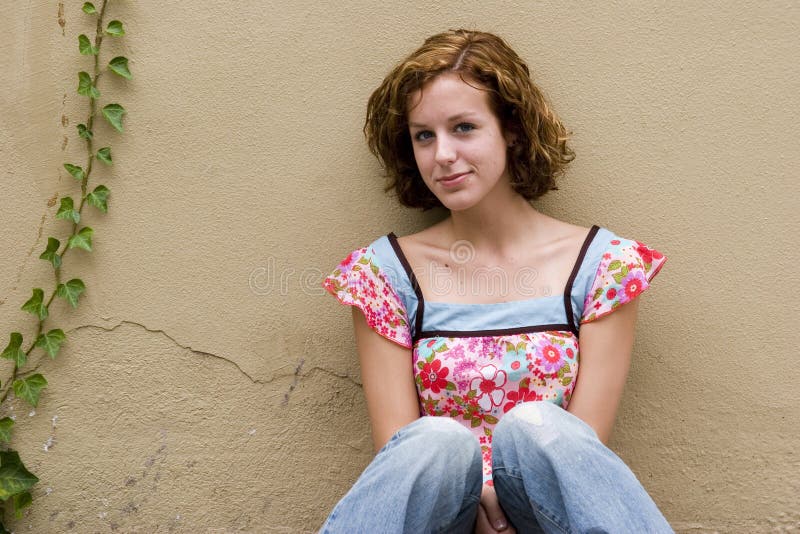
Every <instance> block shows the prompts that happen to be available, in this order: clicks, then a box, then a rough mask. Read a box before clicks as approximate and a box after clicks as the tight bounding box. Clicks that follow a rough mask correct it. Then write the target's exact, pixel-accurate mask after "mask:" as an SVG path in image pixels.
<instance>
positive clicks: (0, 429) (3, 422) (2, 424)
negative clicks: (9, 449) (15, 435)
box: [0, 417, 14, 443]
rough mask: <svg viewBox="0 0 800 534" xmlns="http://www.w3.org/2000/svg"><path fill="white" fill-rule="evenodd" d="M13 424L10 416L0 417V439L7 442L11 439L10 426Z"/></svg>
mask: <svg viewBox="0 0 800 534" xmlns="http://www.w3.org/2000/svg"><path fill="white" fill-rule="evenodd" d="M13 426H14V420H13V419H11V418H10V417H3V418H2V419H0V441H2V442H3V443H8V442H10V441H11V428H12V427H13Z"/></svg>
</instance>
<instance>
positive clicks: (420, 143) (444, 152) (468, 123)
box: [408, 73, 511, 210]
mask: <svg viewBox="0 0 800 534" xmlns="http://www.w3.org/2000/svg"><path fill="white" fill-rule="evenodd" d="M470 83H473V82H472V81H470ZM473 85H474V86H476V87H480V85H479V84H478V83H473ZM408 125H409V133H410V135H411V144H412V147H413V149H414V158H415V159H416V162H417V167H418V168H419V172H420V174H421V175H422V179H423V180H424V181H425V184H426V185H427V186H428V188H429V189H430V190H431V191H432V192H433V194H434V195H436V197H437V198H438V199H439V201H440V202H441V203H442V204H444V206H445V207H446V208H448V209H450V210H464V209H468V208H470V207H472V206H475V205H476V204H478V203H479V202H480V201H481V200H482V199H484V198H485V197H486V196H487V195H488V194H489V193H490V192H491V191H493V190H495V189H496V188H498V187H507V188H509V189H510V188H511V186H510V184H509V178H508V172H507V166H506V153H507V148H508V143H509V141H510V139H507V138H506V136H505V135H504V134H503V131H502V128H501V125H500V121H499V119H498V118H497V116H495V114H494V112H493V111H492V109H491V108H490V107H489V96H488V94H487V92H486V91H482V90H479V89H476V88H475V87H472V86H471V85H469V84H467V83H465V82H464V81H462V80H461V78H460V77H459V75H458V74H456V73H445V74H441V75H439V76H437V77H436V78H434V79H433V80H431V81H430V82H428V83H427V84H425V86H423V88H422V90H421V91H416V92H415V93H413V94H412V95H411V96H410V97H409V112H408Z"/></svg>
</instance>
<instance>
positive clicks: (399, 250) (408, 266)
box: [387, 232, 425, 336]
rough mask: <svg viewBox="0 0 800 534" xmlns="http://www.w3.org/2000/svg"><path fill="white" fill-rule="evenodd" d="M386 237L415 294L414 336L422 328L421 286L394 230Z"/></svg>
mask: <svg viewBox="0 0 800 534" xmlns="http://www.w3.org/2000/svg"><path fill="white" fill-rule="evenodd" d="M387 237H388V238H389V243H390V244H391V245H392V248H393V249H394V253H395V255H396V256H397V259H398V260H400V263H401V264H402V265H403V269H405V270H406V274H407V275H408V281H409V282H411V287H412V289H414V293H415V294H416V295H417V316H416V318H415V321H414V325H415V326H414V335H415V336H416V335H417V334H418V333H419V332H420V330H422V314H423V313H424V311H425V299H423V298H422V288H420V286H419V282H418V281H417V277H416V276H414V271H413V270H411V264H409V263H408V260H407V259H406V255H405V254H403V249H402V248H400V243H398V242H397V236H396V235H394V232H389V234H388V235H387Z"/></svg>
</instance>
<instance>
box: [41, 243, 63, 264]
mask: <svg viewBox="0 0 800 534" xmlns="http://www.w3.org/2000/svg"><path fill="white" fill-rule="evenodd" d="M60 245H61V242H60V241H59V240H58V239H56V238H55V237H48V238H47V248H46V249H44V252H42V253H41V254H40V255H39V259H41V260H45V261H49V262H50V263H52V264H53V268H54V269H58V268H59V267H61V256H59V255H58V252H57V251H58V247H59V246H60Z"/></svg>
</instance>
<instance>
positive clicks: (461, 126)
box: [456, 122, 475, 133]
mask: <svg viewBox="0 0 800 534" xmlns="http://www.w3.org/2000/svg"><path fill="white" fill-rule="evenodd" d="M474 129H475V125H474V124H470V123H468V122H462V123H461V124H459V125H458V126H456V131H457V132H460V133H466V132H469V131H472V130H474Z"/></svg>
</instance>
